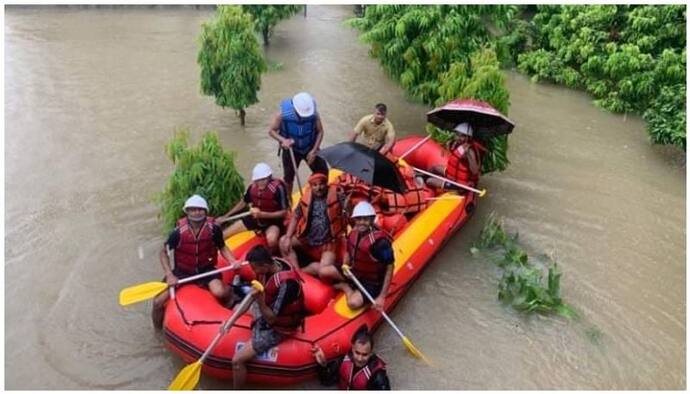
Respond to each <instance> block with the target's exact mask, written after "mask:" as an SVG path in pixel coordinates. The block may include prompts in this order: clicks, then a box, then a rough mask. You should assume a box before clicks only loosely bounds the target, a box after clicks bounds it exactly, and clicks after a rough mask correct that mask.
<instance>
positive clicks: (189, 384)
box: [168, 360, 201, 391]
mask: <svg viewBox="0 0 690 394" xmlns="http://www.w3.org/2000/svg"><path fill="white" fill-rule="evenodd" d="M200 377H201V361H200V360H199V361H195V362H194V363H193V364H189V365H187V366H186V367H184V368H182V370H181V371H180V373H178V374H177V376H175V380H173V381H172V383H170V386H168V390H178V391H179V390H194V388H195V387H196V385H197V384H198V383H199V378H200Z"/></svg>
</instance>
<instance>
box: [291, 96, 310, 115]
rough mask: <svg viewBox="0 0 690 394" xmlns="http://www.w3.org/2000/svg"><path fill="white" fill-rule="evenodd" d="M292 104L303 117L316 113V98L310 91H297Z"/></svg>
mask: <svg viewBox="0 0 690 394" xmlns="http://www.w3.org/2000/svg"><path fill="white" fill-rule="evenodd" d="M292 106H293V107H295V111H297V113H298V114H299V116H301V117H303V118H308V117H310V116H312V115H314V99H313V98H312V97H311V95H310V94H309V93H306V92H301V93H297V94H296V95H295V97H293V98H292Z"/></svg>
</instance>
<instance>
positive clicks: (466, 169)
mask: <svg viewBox="0 0 690 394" xmlns="http://www.w3.org/2000/svg"><path fill="white" fill-rule="evenodd" d="M470 149H472V150H474V156H475V157H476V159H477V167H478V170H477V173H476V174H472V173H471V172H470V164H469V159H468V157H469V156H468V154H467V152H468V151H469V150H470ZM481 152H486V149H485V148H484V147H483V146H482V145H481V144H480V143H479V142H477V141H474V140H472V141H470V142H465V143H464V144H453V145H451V152H450V157H448V166H447V167H446V176H447V177H448V178H450V179H451V180H453V181H456V182H458V183H462V184H464V185H470V186H474V185H476V184H477V182H479V174H480V173H481V164H482V158H481Z"/></svg>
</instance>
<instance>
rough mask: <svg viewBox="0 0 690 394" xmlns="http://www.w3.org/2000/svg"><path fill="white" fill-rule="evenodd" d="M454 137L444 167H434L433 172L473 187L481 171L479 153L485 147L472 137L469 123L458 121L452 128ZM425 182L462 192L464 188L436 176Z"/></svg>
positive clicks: (440, 187) (439, 187) (436, 186)
mask: <svg viewBox="0 0 690 394" xmlns="http://www.w3.org/2000/svg"><path fill="white" fill-rule="evenodd" d="M453 130H454V131H455V132H456V137H455V140H454V141H453V142H451V144H450V157H448V164H447V166H446V167H445V168H438V167H434V168H433V169H432V171H433V172H436V173H438V174H441V175H444V176H446V177H447V178H448V179H450V180H452V181H455V182H457V183H460V184H463V185H467V186H470V187H475V186H476V185H477V183H478V182H479V174H480V171H481V167H482V164H481V153H482V152H483V151H486V149H485V148H484V147H483V146H482V145H481V144H480V143H479V142H477V141H475V140H473V139H472V135H473V132H474V130H473V128H472V126H471V125H470V124H469V123H466V122H465V123H460V124H458V125H457V126H455V128H454V129H453ZM426 184H427V185H429V186H431V187H435V188H438V189H449V190H450V189H452V190H458V191H460V192H461V193H464V192H465V190H464V189H461V188H459V187H458V186H456V185H453V184H451V183H449V182H445V181H442V180H440V179H437V178H429V179H427V180H426Z"/></svg>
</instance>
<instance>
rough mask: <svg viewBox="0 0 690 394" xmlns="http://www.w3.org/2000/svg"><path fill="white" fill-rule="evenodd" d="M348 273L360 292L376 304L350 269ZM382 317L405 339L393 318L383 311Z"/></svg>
mask: <svg viewBox="0 0 690 394" xmlns="http://www.w3.org/2000/svg"><path fill="white" fill-rule="evenodd" d="M346 272H347V273H348V276H349V277H350V279H352V281H353V282H355V285H357V287H358V288H359V291H361V292H362V294H364V295H365V296H366V297H367V299H369V301H370V302H371V303H372V304H374V298H373V297H372V296H371V294H369V292H368V291H366V289H365V288H364V286H362V284H361V283H360V282H359V279H357V277H356V276H355V275H354V274H353V273H352V272H350V270H349V269H348V270H347V271H346ZM381 315H382V316H383V318H384V319H386V321H387V322H388V324H390V325H391V327H393V330H395V332H396V333H398V335H399V336H400V338H405V335H403V333H402V331H400V329H399V328H398V326H396V325H395V323H393V320H391V318H390V317H388V314H387V313H386V312H385V311H383V310H382V311H381Z"/></svg>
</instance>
